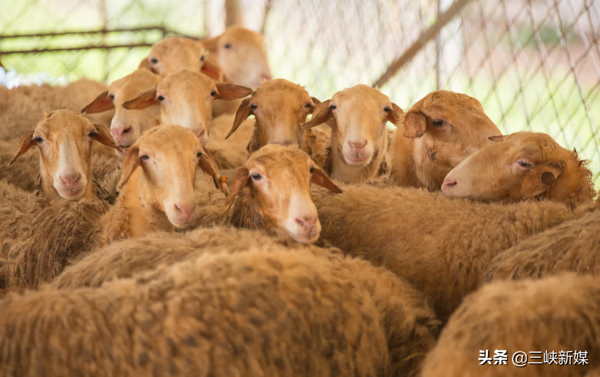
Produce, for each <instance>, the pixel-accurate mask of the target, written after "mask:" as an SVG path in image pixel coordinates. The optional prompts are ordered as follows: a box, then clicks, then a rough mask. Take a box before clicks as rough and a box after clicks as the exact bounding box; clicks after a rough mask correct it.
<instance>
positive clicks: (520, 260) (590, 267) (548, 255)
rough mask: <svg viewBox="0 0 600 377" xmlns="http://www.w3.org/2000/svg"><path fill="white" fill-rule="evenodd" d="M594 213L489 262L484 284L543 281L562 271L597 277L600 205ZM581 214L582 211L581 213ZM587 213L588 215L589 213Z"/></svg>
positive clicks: (587, 210) (567, 223)
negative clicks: (527, 279)
mask: <svg viewBox="0 0 600 377" xmlns="http://www.w3.org/2000/svg"><path fill="white" fill-rule="evenodd" d="M598 203H599V204H597V205H596V207H597V208H596V209H595V211H594V210H593V209H592V210H591V211H590V208H584V209H585V210H586V211H585V212H586V213H585V214H583V215H581V217H579V218H577V219H574V220H571V221H565V222H564V223H562V224H561V225H559V226H557V227H554V228H552V229H549V230H546V231H545V232H542V233H539V234H537V235H535V236H533V237H530V238H528V239H526V240H524V241H523V242H520V243H518V244H517V245H515V246H513V247H511V248H510V249H508V250H505V251H503V252H502V253H501V254H499V255H497V256H496V257H495V258H494V259H492V261H491V262H490V267H489V269H488V270H487V272H486V273H485V275H484V277H485V281H487V282H489V281H493V280H509V279H510V280H521V279H526V278H536V279H538V278H543V277H546V276H549V275H554V274H557V273H560V272H564V271H573V272H576V273H578V274H582V275H594V276H598V275H599V272H600V268H599V266H600V260H599V259H598V258H599V257H600V236H599V235H598V232H597V230H598V229H600V201H599V202H598ZM582 210H583V209H582ZM588 212H589V213H588Z"/></svg>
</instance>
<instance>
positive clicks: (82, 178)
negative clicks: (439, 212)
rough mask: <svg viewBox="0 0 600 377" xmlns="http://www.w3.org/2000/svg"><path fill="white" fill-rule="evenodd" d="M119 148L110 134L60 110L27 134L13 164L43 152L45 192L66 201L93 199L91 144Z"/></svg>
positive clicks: (42, 175)
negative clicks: (34, 149)
mask: <svg viewBox="0 0 600 377" xmlns="http://www.w3.org/2000/svg"><path fill="white" fill-rule="evenodd" d="M93 140H96V141H99V142H101V143H102V144H104V145H106V146H109V147H112V148H116V146H115V144H114V141H113V140H112V138H111V137H110V134H109V133H108V131H107V130H106V129H105V128H104V127H102V126H100V125H94V124H92V123H91V122H90V121H89V120H88V119H86V118H84V117H83V116H80V115H78V114H76V113H74V112H72V111H68V110H57V111H53V112H51V113H49V114H47V115H45V116H44V118H43V119H42V121H41V122H40V123H38V125H37V126H36V127H35V129H33V130H29V131H26V132H25V133H24V134H23V135H22V136H21V140H20V141H19V147H18V150H17V153H16V154H15V157H14V158H13V159H12V161H11V162H10V163H11V164H12V163H13V162H14V161H15V160H16V159H17V158H18V157H19V156H21V155H22V154H23V153H25V152H26V151H27V150H28V149H29V148H30V147H32V146H34V145H37V146H38V148H39V150H40V176H41V179H42V190H43V192H44V193H45V194H46V195H47V196H49V197H53V196H54V195H51V192H52V191H55V194H58V195H60V196H61V197H62V198H64V199H67V200H79V199H81V198H83V197H86V198H91V197H93V194H92V185H91V184H90V182H91V181H92V168H91V161H92V141H93Z"/></svg>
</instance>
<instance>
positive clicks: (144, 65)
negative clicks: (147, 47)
mask: <svg viewBox="0 0 600 377" xmlns="http://www.w3.org/2000/svg"><path fill="white" fill-rule="evenodd" d="M138 69H147V70H148V71H150V72H154V71H153V70H152V64H151V63H150V55H148V56H146V57H145V58H144V59H142V61H141V62H140V64H139V65H138Z"/></svg>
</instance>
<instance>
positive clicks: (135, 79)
mask: <svg viewBox="0 0 600 377" xmlns="http://www.w3.org/2000/svg"><path fill="white" fill-rule="evenodd" d="M161 81H162V77H161V76H158V75H155V74H154V73H152V72H150V71H148V70H145V69H138V70H136V71H134V72H133V73H131V74H129V75H127V76H125V77H123V78H121V79H119V80H116V81H114V82H113V83H112V84H110V86H109V88H108V90H107V91H104V92H102V93H100V95H98V97H96V99H94V100H93V101H92V102H91V103H89V104H88V105H87V106H85V107H84V108H83V109H82V110H81V112H82V113H83V114H96V113H102V112H105V111H108V110H112V109H114V110H115V115H114V117H113V118H112V121H111V124H110V132H111V134H112V136H113V138H114V140H115V143H116V144H117V145H118V146H120V147H121V151H117V155H119V156H120V157H123V156H124V155H125V152H126V151H127V148H129V147H130V146H131V145H132V144H133V143H135V142H136V140H137V139H138V138H139V137H140V136H141V135H142V134H143V133H144V132H146V131H147V130H149V129H150V128H152V127H155V126H158V124H159V122H160V111H159V109H158V108H157V107H155V106H151V107H149V108H147V109H144V110H128V109H126V108H124V107H123V106H122V105H123V103H125V102H127V101H130V100H132V99H134V98H136V97H137V96H138V94H140V93H143V92H146V91H148V90H151V89H154V88H155V87H156V86H157V85H158V84H159V83H160V82H161Z"/></svg>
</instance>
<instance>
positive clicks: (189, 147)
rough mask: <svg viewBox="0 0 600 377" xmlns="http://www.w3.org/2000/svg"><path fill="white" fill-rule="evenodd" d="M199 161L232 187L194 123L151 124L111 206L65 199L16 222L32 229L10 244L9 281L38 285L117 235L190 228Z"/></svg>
mask: <svg viewBox="0 0 600 377" xmlns="http://www.w3.org/2000/svg"><path fill="white" fill-rule="evenodd" d="M198 165H199V166H200V168H201V169H202V170H203V171H204V172H205V173H207V174H209V175H210V176H212V177H213V179H214V183H215V185H217V186H218V187H219V188H220V189H222V190H223V191H224V192H226V191H227V188H226V185H225V184H224V183H221V179H220V176H219V173H218V169H217V168H216V166H215V164H214V161H213V160H212V158H211V156H210V155H209V154H208V153H206V151H204V150H203V148H202V146H201V145H200V142H199V141H198V140H197V139H196V138H195V137H193V134H192V133H191V132H190V131H189V130H187V129H185V128H183V127H180V126H172V125H163V126H159V127H155V128H153V129H151V130H149V131H148V132H146V134H144V135H143V136H142V137H141V138H140V139H138V141H137V142H136V143H135V144H134V145H133V146H132V147H131V148H130V149H129V150H128V152H127V155H126V156H125V161H124V164H123V171H122V174H121V179H120V181H119V184H118V189H119V190H120V195H119V197H118V198H117V201H116V203H115V205H114V206H112V207H111V208H110V209H109V210H107V208H106V206H105V207H102V204H95V203H92V204H93V205H94V206H96V207H94V208H98V206H100V208H99V209H97V210H95V212H94V213H93V214H91V215H90V214H88V213H87V212H89V211H88V210H85V209H83V210H82V209H81V208H82V207H83V206H85V203H82V204H80V206H79V207H78V208H80V210H79V212H77V211H75V210H73V209H70V208H67V207H68V205H66V204H64V203H59V205H58V209H56V208H55V206H49V208H48V209H47V210H46V209H45V210H44V212H42V213H41V214H40V215H39V216H38V217H37V218H36V217H34V220H33V223H34V225H29V222H28V223H26V224H25V225H22V229H18V232H19V234H20V235H21V236H26V237H24V239H25V241H24V242H19V243H14V244H13V245H12V246H10V250H9V257H10V258H11V260H12V261H13V262H14V263H12V264H10V265H8V266H6V268H7V269H8V272H7V274H6V275H7V276H6V280H7V286H9V287H31V288H33V287H36V286H37V285H38V284H40V283H41V282H47V281H50V280H51V279H52V278H53V277H54V276H56V275H57V274H58V273H59V272H60V271H61V270H62V268H63V266H64V265H65V264H66V263H67V261H68V259H70V258H74V257H76V256H77V255H79V254H80V253H82V252H86V251H90V250H94V249H96V248H100V247H103V246H105V245H107V244H109V243H111V242H114V241H116V240H120V239H124V238H129V237H131V238H135V237H140V236H143V235H144V234H146V233H148V232H151V231H159V230H160V231H167V232H173V231H174V230H175V229H186V228H188V227H189V226H190V225H192V223H193V221H195V219H196V217H197V216H198V210H197V206H196V199H197V197H196V195H195V194H194V186H195V184H194V181H195V177H196V168H197V166H198ZM101 203H103V202H101ZM104 205H106V203H104ZM65 208H66V209H65ZM0 210H2V207H1V206H0ZM65 212H66V213H67V214H65ZM1 213H2V212H0V214H1ZM0 220H2V221H6V220H4V219H2V218H0ZM37 223H39V224H38V225H35V224H37ZM42 262H43V263H42Z"/></svg>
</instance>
